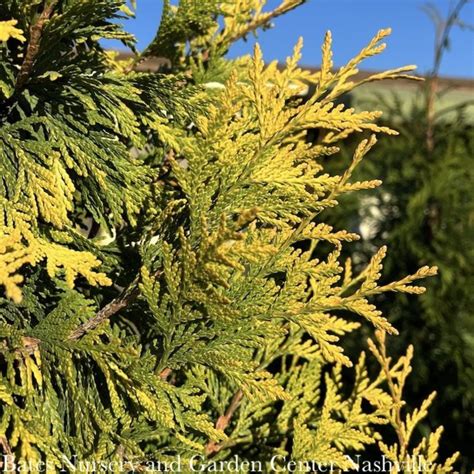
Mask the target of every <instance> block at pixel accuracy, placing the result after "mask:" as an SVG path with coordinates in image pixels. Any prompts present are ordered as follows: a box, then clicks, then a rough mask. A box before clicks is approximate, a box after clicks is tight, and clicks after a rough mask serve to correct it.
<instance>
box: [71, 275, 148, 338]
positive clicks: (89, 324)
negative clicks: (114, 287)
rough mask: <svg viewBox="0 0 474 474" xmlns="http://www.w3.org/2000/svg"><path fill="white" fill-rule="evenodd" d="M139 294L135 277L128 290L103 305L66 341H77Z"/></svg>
mask: <svg viewBox="0 0 474 474" xmlns="http://www.w3.org/2000/svg"><path fill="white" fill-rule="evenodd" d="M139 293H140V292H139V288H138V277H137V278H135V280H134V281H133V282H132V283H131V284H130V286H129V287H128V288H126V289H125V290H123V291H122V293H121V294H120V296H118V297H117V298H115V299H114V300H112V301H111V302H110V303H109V304H107V305H105V306H104V307H103V308H102V309H101V310H100V311H99V312H98V313H96V315H95V316H94V317H93V318H91V319H89V320H88V321H86V322H85V323H83V324H81V325H80V326H79V327H78V328H77V329H75V330H74V331H72V332H71V334H69V336H68V340H69V341H77V340H78V339H80V338H81V337H82V336H83V335H84V334H86V333H87V332H89V331H92V330H93V329H95V328H96V327H97V326H99V325H100V324H102V323H103V322H104V321H106V320H107V319H109V318H110V317H111V316H113V315H114V314H116V313H118V312H119V311H120V310H122V309H124V308H126V307H127V306H129V305H130V304H131V303H133V302H134V301H135V300H136V299H137V297H138V295H139Z"/></svg>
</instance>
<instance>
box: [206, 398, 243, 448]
mask: <svg viewBox="0 0 474 474" xmlns="http://www.w3.org/2000/svg"><path fill="white" fill-rule="evenodd" d="M243 397H244V393H243V392H242V390H239V391H238V392H236V394H235V395H234V396H233V397H232V400H231V402H230V405H229V406H228V408H227V410H226V412H225V414H224V415H221V416H220V417H219V418H218V419H217V421H216V429H218V430H221V431H224V430H225V429H226V428H227V427H228V426H229V423H230V421H231V419H232V417H233V416H234V413H235V412H236V410H237V408H239V405H240V402H241V401H242V398H243ZM222 448H223V446H222V445H221V444H217V443H216V442H215V441H209V442H208V443H207V445H206V454H207V455H208V456H210V455H213V454H215V453H218V452H219V451H220V450H221V449H222Z"/></svg>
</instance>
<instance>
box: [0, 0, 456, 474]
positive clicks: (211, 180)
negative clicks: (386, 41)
mask: <svg viewBox="0 0 474 474" xmlns="http://www.w3.org/2000/svg"><path fill="white" fill-rule="evenodd" d="M300 3H302V2H301V1H294V0H293V1H292V0H285V1H283V3H282V4H281V5H280V6H279V7H277V9H276V10H274V11H273V12H263V10H262V8H263V6H264V2H261V1H258V2H255V1H253V2H246V1H244V2H235V4H236V7H235V8H237V7H238V8H239V9H238V10H236V11H233V10H232V7H231V6H229V5H228V4H227V3H225V2H224V3H222V4H217V3H216V2H196V1H191V0H188V1H183V2H181V4H180V6H178V7H177V8H173V7H171V6H170V5H169V4H168V3H166V4H165V14H164V18H163V22H162V25H161V26H160V28H159V30H158V35H157V38H156V39H155V40H154V41H153V42H152V44H151V45H150V47H149V48H148V49H146V51H145V53H144V54H145V56H147V55H158V54H160V55H161V54H164V55H165V57H167V56H166V55H168V56H170V57H167V59H169V61H170V64H171V71H170V72H168V73H167V74H164V73H158V74H155V73H147V74H144V73H136V72H133V70H132V69H133V68H132V67H130V64H127V63H125V64H124V63H121V62H120V61H116V60H114V58H113V56H112V55H110V54H107V53H106V52H104V51H103V50H102V48H101V46H100V43H99V40H100V38H104V37H105V38H115V39H120V40H122V41H123V42H124V43H126V44H130V43H131V42H132V41H133V38H132V37H131V36H130V35H128V34H127V33H125V32H124V31H123V30H122V29H121V27H120V26H119V25H118V23H117V22H116V21H112V20H117V19H120V18H123V15H124V14H125V15H126V14H130V11H129V9H128V7H127V6H126V5H125V4H124V3H123V2H122V1H117V0H102V1H99V2H97V1H94V2H90V1H83V0H69V1H63V2H56V1H54V0H53V1H49V2H41V1H40V2H32V1H27V0H23V1H19V0H17V1H13V0H10V1H7V2H4V3H3V4H2V6H1V7H0V12H1V15H2V17H3V18H8V20H7V22H6V23H5V24H3V23H2V29H1V30H0V31H1V35H2V36H0V38H6V39H5V40H4V41H3V42H2V43H1V54H2V71H5V74H4V75H3V76H2V83H3V84H6V86H4V87H2V91H4V96H3V97H2V112H1V113H2V122H1V127H0V146H1V147H2V152H3V158H2V161H1V162H0V166H1V170H2V174H1V175H2V181H1V186H0V199H1V202H2V220H1V221H0V265H1V266H0V285H1V288H2V291H3V292H4V293H3V294H2V297H1V299H0V337H1V367H2V373H1V379H0V380H1V381H0V384H1V385H0V398H1V400H2V405H1V411H0V446H1V447H2V449H3V451H4V453H5V454H9V455H11V456H12V459H14V460H15V461H16V462H29V463H35V462H39V461H43V462H47V463H48V465H49V467H48V472H57V471H58V470H59V469H60V467H61V466H63V465H64V464H66V469H69V470H70V471H72V472H73V468H72V467H71V466H70V465H69V464H68V462H69V461H67V460H70V459H72V458H73V457H74V456H76V457H77V459H78V460H79V461H81V462H93V461H94V460H101V461H109V462H111V461H113V462H117V463H125V465H126V463H129V464H128V468H126V469H128V470H132V468H131V466H132V464H133V466H134V467H135V468H138V467H140V468H146V467H147V463H148V462H152V461H154V462H158V461H159V462H166V461H172V460H173V459H176V456H177V455H180V456H181V459H182V462H183V463H184V464H185V465H186V463H187V464H188V465H189V462H192V460H193V456H194V459H197V458H196V457H195V456H202V459H204V458H205V457H206V456H207V457H208V458H209V459H213V460H223V461H225V460H228V459H230V458H231V457H232V456H233V455H235V454H238V455H239V456H240V457H241V458H242V459H248V460H255V459H257V460H261V461H262V463H263V464H264V465H266V466H267V467H268V465H269V464H268V463H269V462H270V461H269V460H270V459H271V458H272V456H280V457H279V459H280V460H282V459H283V456H289V457H291V458H292V459H294V460H295V461H298V462H303V463H304V462H308V461H310V460H314V461H316V462H319V463H329V462H331V463H333V464H334V465H335V466H336V467H337V468H338V469H346V468H350V467H351V466H352V465H353V464H352V461H351V459H349V458H348V457H347V456H348V455H349V456H351V455H353V454H354V453H357V452H360V451H364V450H365V449H366V448H367V446H369V445H374V446H379V447H380V449H381V450H382V452H384V453H388V454H389V457H390V458H391V459H393V460H394V461H395V462H405V460H406V456H408V455H410V451H409V450H408V443H409V441H410V439H409V438H410V437H409V436H408V437H405V438H399V439H398V442H396V443H395V445H392V444H390V445H389V443H390V441H388V440H385V441H384V442H382V439H381V436H380V432H379V431H380V430H379V428H380V427H381V425H384V424H387V423H391V424H392V425H393V427H394V428H395V430H396V431H397V430H398V431H400V430H405V431H407V430H412V429H413V427H414V426H415V425H416V424H417V423H418V421H419V420H420V419H421V418H422V416H424V414H425V412H426V408H427V403H425V404H423V405H422V407H421V409H420V411H418V412H414V413H413V415H411V416H408V418H407V419H406V420H405V421H404V422H403V421H401V419H400V416H399V415H397V416H395V415H394V414H397V413H398V414H399V410H400V403H401V390H402V385H403V382H404V380H405V378H406V375H407V373H408V367H409V361H408V359H407V358H405V359H401V360H400V361H399V362H397V363H395V365H394V366H393V367H392V366H391V365H390V360H389V359H388V358H387V356H386V355H385V352H384V351H385V346H384V340H383V337H384V336H383V335H380V336H379V341H380V348H379V349H376V348H375V346H374V345H373V344H371V345H370V349H371V351H372V352H373V353H374V354H375V357H376V359H377V360H379V362H380V363H381V366H382V370H381V371H380V374H379V375H378V376H377V375H376V376H375V377H372V376H371V375H369V373H368V372H367V370H366V369H365V366H366V364H365V355H362V356H360V358H359V361H358V363H357V364H356V367H355V369H353V372H352V373H353V374H354V376H353V379H354V383H353V384H352V386H351V384H349V383H347V382H346V381H345V380H346V379H345V378H344V377H343V376H342V374H343V371H346V370H347V371H351V370H352V369H350V368H351V367H352V365H353V362H352V360H351V358H350V357H348V355H347V354H345V353H344V351H343V349H342V344H341V341H340V339H341V338H342V337H343V336H344V335H346V334H347V333H351V332H353V331H355V330H356V329H357V328H358V327H359V326H360V325H361V324H362V323H368V324H369V325H370V327H375V328H377V329H378V330H379V331H380V334H385V333H390V334H396V333H397V330H396V329H395V328H394V327H393V326H392V324H391V323H390V322H389V321H388V320H387V319H386V318H385V317H384V316H383V314H382V313H381V312H380V311H379V310H378V309H377V308H376V307H375V306H374V305H373V303H372V301H373V299H374V297H376V296H377V295H380V294H384V293H386V292H393V291H396V292H401V293H405V294H410V293H412V294H418V293H422V292H423V288H422V287H419V286H416V285H415V284H414V282H415V281H416V280H418V279H421V278H425V277H427V276H431V275H434V274H435V273H436V268H435V267H427V266H424V267H422V268H421V269H415V270H414V271H413V272H412V273H411V274H410V275H409V276H403V277H402V278H400V279H398V280H397V279H395V280H392V281H390V282H389V283H381V282H380V278H381V270H382V265H381V262H382V260H383V258H384V257H385V253H386V249H385V248H384V247H381V249H380V250H379V251H377V252H375V254H374V256H373V257H372V259H371V260H370V261H369V262H368V264H367V266H366V267H365V268H364V269H362V270H361V271H360V272H358V273H357V274H355V273H354V272H353V270H352V264H351V261H350V260H349V261H347V262H346V264H345V265H342V264H341V263H340V255H341V252H342V249H343V246H344V247H345V246H346V242H351V241H354V240H356V239H357V238H358V236H357V235H355V234H353V233H349V232H346V231H344V230H334V229H333V228H332V227H330V226H329V225H327V224H325V223H324V222H322V221H321V220H320V214H321V212H322V211H326V212H327V211H329V210H330V209H332V208H333V207H334V206H336V205H337V204H338V201H339V199H340V198H341V197H342V196H343V195H345V194H347V193H349V192H352V191H358V190H364V189H372V188H374V187H376V186H377V185H379V184H380V183H379V182H378V181H370V180H369V181H354V180H353V179H352V175H353V172H354V171H355V169H356V167H357V165H358V164H359V163H360V162H361V160H362V159H363V157H364V156H365V155H366V154H367V153H368V152H369V151H370V150H371V148H372V147H373V146H374V145H375V143H376V137H375V134H394V133H395V132H394V131H392V130H391V129H390V128H388V127H384V126H380V125H378V124H377V123H376V120H377V118H378V117H379V116H380V112H376V111H373V112H365V111H356V110H354V109H350V108H345V107H344V106H343V105H336V104H335V103H334V101H335V100H336V99H337V98H338V97H340V96H341V95H342V94H344V93H346V92H347V91H349V90H351V89H352V88H353V87H356V86H357V84H355V83H354V82H353V81H351V78H352V77H353V76H354V75H355V74H356V71H357V67H358V65H359V63H360V62H361V61H363V60H364V59H365V58H367V57H370V56H372V55H374V54H378V53H380V52H381V51H382V50H383V48H384V45H383V44H381V41H382V40H383V38H384V37H386V36H387V35H388V33H389V31H388V30H381V31H380V32H379V33H378V34H377V35H376V37H375V38H374V39H373V40H372V41H371V42H370V43H369V45H368V46H367V47H366V48H364V49H363V50H362V51H361V52H360V54H359V55H357V57H356V58H354V59H353V60H352V61H350V62H349V63H348V64H347V65H346V66H344V67H343V68H341V69H340V70H339V71H334V70H333V68H332V53H331V36H330V34H328V35H327V36H326V38H325V41H324V45H323V48H322V69H321V72H319V73H314V74H310V73H308V72H306V71H304V70H302V69H301V68H299V66H298V61H299V59H300V56H301V48H302V43H301V42H300V43H298V45H297V46H296V47H295V51H294V54H293V56H292V57H291V58H289V59H288V61H287V64H286V67H285V68H284V69H283V70H280V69H278V68H277V64H276V63H271V64H270V65H265V63H264V61H263V56H262V53H261V51H260V49H259V48H258V47H257V48H256V49H255V53H254V55H253V57H252V58H243V59H241V60H238V61H227V60H226V59H225V58H224V57H223V54H224V53H225V51H226V48H227V46H228V45H229V44H230V43H231V42H232V41H235V40H236V39H238V38H241V37H242V36H244V35H246V34H248V33H250V32H252V31H254V30H255V29H257V28H260V27H266V26H268V22H269V21H270V20H271V19H272V18H275V17H276V16H278V15H280V14H283V13H285V12H286V11H289V10H291V9H292V8H294V7H296V6H297V5H298V4H300ZM226 8H227V10H226ZM236 12H241V13H242V15H236V14H235V13H236ZM218 14H222V15H223V16H224V19H223V22H222V21H220V19H219V18H218V17H217V15H218ZM12 20H13V22H12ZM16 20H18V23H15V21H16ZM222 23H224V25H225V26H224V28H223V29H222V28H221V27H219V25H221V24H222ZM213 24H215V28H216V30H215V31H210V30H209V29H212V28H211V27H212V25H213ZM208 30H209V31H208ZM24 38H25V39H26V41H24ZM211 43H212V44H217V45H220V47H210V45H211ZM206 45H209V47H208V46H206ZM182 46H184V47H182ZM20 52H21V53H22V54H20ZM143 57H144V56H137V57H136V59H134V61H133V63H132V66H133V64H136V63H138V62H139V61H141V59H142V58H143ZM412 69H413V68H412V67H405V68H400V69H397V70H393V71H387V72H386V73H383V74H378V75H376V76H374V77H372V78H370V79H369V80H380V79H385V78H395V77H398V76H399V75H401V76H405V73H406V72H409V71H411V70H412ZM8 71H9V72H8ZM204 78H206V81H208V80H210V79H214V83H216V82H218V81H224V82H219V83H218V84H219V86H218V87H217V88H209V87H207V88H205V87H199V86H198V84H201V83H203V82H204V81H203V79H204ZM308 82H309V83H311V84H313V85H314V87H315V88H316V91H317V92H316V94H315V95H314V96H313V97H312V98H311V99H310V100H308V101H306V102H303V101H302V100H301V99H300V98H299V94H301V93H302V92H303V91H304V89H305V88H306V87H307V83H308ZM5 91H7V92H5ZM315 127H317V128H323V129H324V130H325V133H324V136H323V137H322V139H321V140H320V142H318V143H317V144H312V143H310V142H309V141H308V140H307V135H308V131H310V130H312V129H314V128H315ZM361 132H370V133H371V135H370V138H366V139H363V140H361V141H360V143H359V145H358V146H357V147H356V149H355V151H354V153H353V158H352V163H351V165H350V166H349V167H348V168H347V170H346V171H345V172H344V173H342V174H341V175H330V174H328V173H326V172H325V170H324V167H323V158H324V157H326V156H328V155H334V154H336V153H337V152H338V145H339V143H340V142H341V140H343V139H345V138H347V137H348V136H355V135H356V134H359V133H361ZM316 251H318V253H319V254H320V255H321V256H320V257H318V258H316V257H315V254H316ZM100 261H102V262H103V263H102V265H101V266H100V267H99V265H100ZM62 277H64V278H62ZM64 279H65V281H63V280H64ZM112 281H113V282H114V285H113V287H112V286H111V283H112ZM94 285H97V286H94ZM107 285H109V288H107ZM377 351H379V352H377ZM400 367H403V371H402V372H401V373H400V374H399V371H400ZM393 378H396V379H397V380H398V383H399V385H398V386H396V390H395V391H394V390H393V386H394V383H393V380H392V379H393ZM387 386H388V389H387ZM430 400H431V398H430ZM436 433H437V434H435V435H433V436H432V437H428V438H424V440H422V441H421V444H420V445H419V447H418V448H415V451H414V453H421V455H422V456H424V459H426V460H427V461H429V462H434V460H435V459H436V455H437V454H436V451H437V440H438V438H439V432H436ZM455 458H456V455H454V457H453V458H451V459H449V460H448V461H447V462H446V463H445V464H443V463H440V464H439V465H431V466H430V467H429V468H427V469H429V470H428V471H427V472H443V473H444V472H450V471H451V470H452V464H453V462H454V460H455Z"/></svg>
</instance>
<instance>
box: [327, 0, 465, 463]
mask: <svg viewBox="0 0 474 474" xmlns="http://www.w3.org/2000/svg"><path fill="white" fill-rule="evenodd" d="M465 3H466V2H465V1H463V0H460V1H458V2H456V5H454V4H453V6H452V10H451V13H450V15H448V18H446V19H442V18H441V17H440V16H438V18H439V21H440V23H441V24H442V25H444V26H443V27H442V28H441V29H440V31H439V33H438V34H439V40H438V41H439V44H438V45H437V48H436V55H435V65H434V67H433V71H432V72H431V73H430V74H429V75H428V77H427V80H426V81H425V82H424V83H422V84H420V88H419V89H418V91H417V94H416V96H415V97H413V98H412V99H411V101H410V102H408V103H407V99H405V100H404V98H403V96H401V95H399V94H398V93H397V92H396V91H395V93H393V94H390V95H389V94H387V95H384V96H375V97H374V100H373V101H372V100H371V101H370V102H368V103H367V104H365V105H366V106H368V107H370V106H373V104H375V103H376V104H378V105H379V106H380V107H382V108H383V109H384V116H383V123H384V124H385V125H387V126H396V128H397V130H398V131H399V132H400V136H398V137H395V138H394V137H383V138H381V140H380V141H379V144H378V146H377V148H376V149H375V150H374V152H373V155H372V159H370V160H365V162H364V163H363V164H362V165H361V166H360V167H359V168H358V169H357V170H356V172H355V177H356V178H357V179H366V178H367V177H369V176H383V185H382V186H380V187H379V188H378V189H377V190H374V192H371V193H358V194H353V195H351V196H348V197H347V199H345V200H344V201H343V202H342V205H341V206H339V207H338V208H337V210H335V211H336V212H332V213H331V215H330V216H329V215H328V217H330V219H331V222H338V223H339V224H341V225H343V226H345V227H348V228H351V229H354V228H355V229H358V226H359V225H361V224H362V225H363V226H364V227H365V229H366V232H365V235H364V238H363V239H361V240H360V241H358V242H357V243H355V245H354V247H353V248H352V249H348V250H349V252H352V253H356V254H357V257H358V262H359V265H361V266H364V265H365V264H366V263H367V262H368V261H369V260H370V258H371V256H372V253H373V252H374V249H377V248H378V247H379V246H380V245H383V244H388V247H389V249H390V252H389V254H388V256H387V259H386V260H385V264H384V271H383V273H382V274H383V276H384V277H385V278H387V279H397V278H400V277H402V276H403V275H404V274H406V273H410V272H412V271H415V270H416V269H417V268H418V267H419V266H420V265H433V264H435V263H436V265H437V266H438V268H439V276H438V277H437V278H433V279H430V280H429V282H428V285H427V286H428V291H427V292H426V293H425V294H424V295H423V296H421V297H420V298H407V297H406V296H404V295H391V296H388V297H386V296H382V297H381V298H379V300H378V301H377V304H378V306H379V307H380V308H381V309H382V310H383V311H387V312H388V313H389V314H390V316H391V321H393V324H394V325H395V326H396V327H397V329H398V330H399V331H400V336H399V337H397V338H393V339H392V341H391V344H390V346H389V347H390V348H391V351H392V352H393V353H394V354H402V353H404V351H405V349H406V346H407V345H408V344H410V343H412V344H414V346H415V348H416V349H415V354H414V358H413V363H412V365H413V368H414V372H415V373H416V374H417V376H416V377H414V379H413V381H412V382H411V383H410V384H409V386H408V389H407V392H406V395H405V397H406V398H405V401H406V402H407V404H408V405H410V406H413V405H417V404H418V402H419V400H420V398H422V397H423V396H424V394H425V393H426V392H427V391H428V390H429V389H430V388H431V387H437V388H439V390H440V393H439V396H438V398H437V403H436V404H435V406H434V407H433V409H432V410H431V411H430V416H429V417H428V419H427V420H425V422H426V425H427V426H422V427H421V428H422V429H428V427H429V426H436V425H437V424H439V423H443V424H444V425H445V428H446V443H445V448H446V449H447V450H450V449H452V448H453V447H455V449H461V452H463V453H465V456H466V457H464V458H463V466H464V469H462V472H471V470H472V469H473V468H474V459H473V458H472V456H470V459H469V458H468V456H469V452H470V451H471V450H472V448H471V447H472V446H473V445H474V432H473V431H472V429H471V428H470V427H471V426H472V425H473V424H474V366H473V363H474V319H473V309H472V308H473V307H474V293H473V291H472V288H473V285H474V219H473V217H474V188H473V186H472V183H473V181H474V169H473V166H472V160H473V156H474V131H473V126H472V123H471V121H470V120H469V119H468V112H469V108H472V101H470V100H469V98H467V99H468V100H467V101H466V103H464V104H463V103H460V104H458V105H456V106H449V107H445V108H443V107H442V106H441V103H440V99H441V98H442V97H443V96H444V95H445V94H450V93H451V92H452V91H451V89H450V88H445V87H443V86H442V85H441V84H442V82H441V81H440V80H439V78H438V69H439V64H440V62H441V58H442V56H443V52H444V49H445V47H446V44H449V41H448V40H449V29H450V28H451V27H453V26H455V25H456V24H457V23H459V24H460V25H463V23H462V22H461V20H460V18H459V16H460V8H461V7H462V6H463V5H464V4H465ZM430 12H431V13H432V14H435V15H439V14H438V13H436V12H434V13H433V11H432V10H431V9H430ZM443 38H444V39H443ZM471 110H472V109H471ZM343 154H345V160H346V162H347V160H350V154H351V147H350V145H349V146H346V147H344V150H343ZM328 164H330V165H331V170H336V169H340V168H341V167H343V166H344V159H341V160H340V162H339V163H335V162H332V163H328ZM358 345H359V342H358V339H355V340H354V346H355V351H356V352H357V351H358V347H357V346H358ZM447 413H449V416H447ZM424 424H425V423H423V425H424Z"/></svg>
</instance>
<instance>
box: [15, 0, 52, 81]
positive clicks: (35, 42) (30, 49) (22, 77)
mask: <svg viewBox="0 0 474 474" xmlns="http://www.w3.org/2000/svg"><path fill="white" fill-rule="evenodd" d="M57 3H58V0H51V2H49V3H48V4H47V5H46V6H45V7H44V10H43V11H42V13H41V15H40V16H39V18H38V20H37V21H36V22H35V23H33V25H31V28H30V38H29V41H28V46H27V48H26V54H25V59H24V60H23V64H22V65H21V69H20V72H19V73H18V77H17V80H16V84H15V89H17V90H18V89H21V88H22V87H23V86H24V85H25V83H26V81H27V80H28V78H29V77H30V74H31V70H32V69H33V65H34V62H35V60H36V57H37V56H38V53H39V49H40V44H41V37H42V35H43V29H44V26H45V24H46V22H47V21H48V20H49V19H50V17H51V15H52V14H53V10H54V7H55V6H56V4H57Z"/></svg>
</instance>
